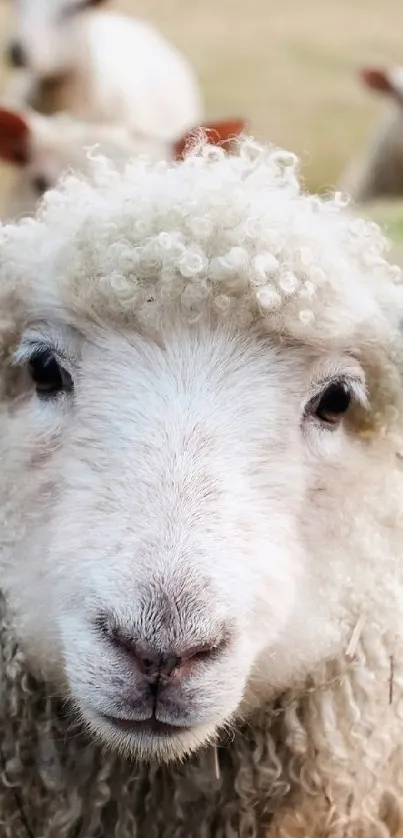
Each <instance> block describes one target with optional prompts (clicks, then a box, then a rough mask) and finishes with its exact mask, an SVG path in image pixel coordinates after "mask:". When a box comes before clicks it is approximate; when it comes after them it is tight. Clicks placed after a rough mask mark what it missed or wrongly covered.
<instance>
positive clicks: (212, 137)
mask: <svg viewBox="0 0 403 838" xmlns="http://www.w3.org/2000/svg"><path fill="white" fill-rule="evenodd" d="M245 129H246V122H245V120H244V119H236V118H235V119H225V120H224V119H223V120H219V121H217V122H208V123H207V124H206V125H203V126H202V129H201V130H202V131H203V132H204V134H205V135H206V137H207V141H208V142H209V143H210V144H211V145H220V146H223V147H224V148H228V147H230V146H231V143H232V142H233V141H234V139H235V138H236V137H238V136H239V135H240V134H242V132H243V131H245ZM199 131H200V128H194V129H193V130H192V131H187V133H186V134H184V136H183V137H181V139H180V140H178V141H177V142H176V143H175V147H174V155H175V160H182V159H183V157H184V156H185V154H186V151H187V149H188V148H189V147H190V146H191V145H192V142H193V141H194V139H195V137H196V136H197V133H198V132H199Z"/></svg>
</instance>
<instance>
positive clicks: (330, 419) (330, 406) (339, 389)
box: [313, 381, 351, 426]
mask: <svg viewBox="0 0 403 838" xmlns="http://www.w3.org/2000/svg"><path fill="white" fill-rule="evenodd" d="M350 404H351V390H349V388H348V386H347V384H346V383H345V382H342V381H340V382H333V383H332V384H329V386H328V387H327V388H326V390H325V391H324V392H323V393H322V394H321V395H320V397H319V398H318V399H317V400H316V401H315V404H314V410H313V412H314V415H315V416H316V418H317V419H320V421H321V422H324V423H325V424H326V425H333V426H334V425H338V424H339V422H340V420H341V419H342V417H343V416H344V414H345V413H347V411H348V409H349V407H350Z"/></svg>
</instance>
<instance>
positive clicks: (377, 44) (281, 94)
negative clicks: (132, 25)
mask: <svg viewBox="0 0 403 838" xmlns="http://www.w3.org/2000/svg"><path fill="white" fill-rule="evenodd" d="M49 2H52V0H49ZM10 5H11V0H0V32H1V40H2V41H5V40H6V37H7V26H8V18H9V9H10ZM116 5H117V7H118V8H121V9H122V10H125V11H126V12H128V13H131V14H135V15H136V16H138V17H146V18H148V19H150V20H151V21H153V22H155V23H156V24H157V25H158V26H160V28H161V29H162V30H163V31H164V32H165V33H166V34H167V35H168V36H169V37H170V38H171V39H172V40H173V41H174V42H176V43H177V44H178V45H179V46H180V47H181V48H182V50H183V51H184V52H185V53H187V55H188V56H189V58H190V59H191V60H192V61H193V63H194V65H195V66H196V68H197V70H198V72H199V74H200V78H201V82H202V85H203V88H204V91H205V96H206V102H207V112H208V116H210V117H214V116H220V115H226V114H227V115H229V114H231V113H234V114H236V113H239V114H241V115H245V116H246V117H248V118H249V120H250V124H251V127H252V130H253V132H254V133H255V134H256V135H257V136H259V137H264V138H268V139H270V140H272V141H273V142H275V143H278V144H280V145H284V146H286V147H288V148H290V149H292V150H295V151H296V152H297V153H298V154H299V155H301V156H302V160H303V165H304V173H305V176H306V179H307V184H308V186H309V187H310V188H311V189H323V188H327V187H329V186H331V185H332V184H334V183H335V182H336V181H337V178H338V176H339V174H340V171H341V169H342V167H343V166H344V164H345V162H346V161H347V160H349V158H350V157H351V155H352V154H355V153H356V152H357V150H359V149H360V147H361V145H362V143H363V141H364V138H365V137H366V135H367V132H368V128H369V127H370V125H371V123H372V122H373V120H374V117H375V115H376V113H377V111H378V110H379V107H380V103H379V102H378V101H376V99H375V98H372V97H371V96H370V95H368V94H367V93H366V92H365V91H363V90H362V89H361V88H360V86H359V84H358V82H357V79H356V77H355V68H356V67H357V65H359V64H360V62H362V61H367V60H370V61H373V60H375V61H386V62H391V61H400V60H401V61H402V63H403V43H402V31H403V4H402V3H401V0H382V1H381V0H305V2H303V0H277V2H270V0H248V2H246V3H245V4H244V3H241V2H239V0H238V2H237V0H197V2H195V0H193V1H192V0H119V2H117V3H116Z"/></svg>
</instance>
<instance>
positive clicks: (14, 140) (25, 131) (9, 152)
mask: <svg viewBox="0 0 403 838" xmlns="http://www.w3.org/2000/svg"><path fill="white" fill-rule="evenodd" d="M30 135H31V130H30V127H29V125H28V122H27V121H26V120H25V119H24V116H23V115H22V114H20V113H17V111H11V110H8V108H1V107H0V160H5V161H6V162H7V163H14V164H15V165H17V166H24V165H25V164H26V163H27V162H28V159H29V145H30Z"/></svg>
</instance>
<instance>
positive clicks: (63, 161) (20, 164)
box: [0, 108, 246, 219]
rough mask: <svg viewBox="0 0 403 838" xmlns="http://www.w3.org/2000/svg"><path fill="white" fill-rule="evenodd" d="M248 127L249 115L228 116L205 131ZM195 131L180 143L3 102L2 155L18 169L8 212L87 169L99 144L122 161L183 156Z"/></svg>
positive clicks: (217, 133)
mask: <svg viewBox="0 0 403 838" xmlns="http://www.w3.org/2000/svg"><path fill="white" fill-rule="evenodd" d="M245 128H246V123H245V121H244V120H242V119H227V120H218V121H216V122H210V123H207V124H206V126H205V131H206V132H207V133H208V135H209V138H210V142H211V143H214V144H216V145H218V144H221V145H226V144H228V143H229V142H230V141H231V139H232V138H233V137H235V136H236V135H238V134H240V133H241V132H243V131H244V130H245ZM194 131H197V128H196V127H195V129H193V131H189V132H187V133H186V134H185V135H184V136H182V137H179V139H177V140H176V142H175V143H168V142H161V141H155V140H154V139H153V138H152V137H145V136H141V135H138V134H137V135H134V134H132V133H131V132H129V131H127V129H126V128H125V126H123V125H93V124H90V123H86V122H78V121H77V120H75V119H71V118H70V117H68V116H67V115H66V114H58V115H55V116H52V117H46V116H42V115H41V114H38V113H36V112H35V111H30V110H27V111H25V112H24V111H21V112H18V111H13V110H9V109H7V108H0V160H2V161H4V162H6V163H7V164H12V165H14V166H15V167H16V168H17V171H18V177H17V178H16V180H15V182H14V183H13V184H12V188H11V189H10V190H9V191H7V190H6V192H5V195H4V199H3V204H4V207H3V212H2V217H3V219H6V218H16V217H18V216H19V215H21V214H22V213H29V212H32V211H33V210H34V209H35V206H36V204H37V201H38V199H39V198H41V197H42V195H43V194H44V192H46V191H47V190H48V189H51V188H52V187H54V186H55V184H56V183H57V180H58V178H59V177H60V176H61V174H62V173H63V172H64V171H65V170H67V169H70V170H75V171H84V172H85V171H86V168H87V164H88V148H89V147H93V146H96V147H97V148H98V153H99V151H101V152H102V154H104V155H105V156H107V157H108V158H110V159H112V160H113V162H114V163H115V164H116V165H118V164H121V165H122V164H123V163H124V162H125V161H127V159H128V158H130V157H131V156H133V155H134V154H137V155H140V154H146V155H147V156H148V157H150V156H152V157H153V158H155V159H164V158H168V159H170V158H175V159H177V158H181V157H182V155H183V153H184V151H185V150H186V146H187V143H188V142H191V138H192V134H193V133H194Z"/></svg>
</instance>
